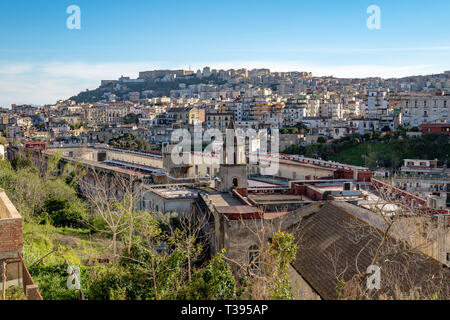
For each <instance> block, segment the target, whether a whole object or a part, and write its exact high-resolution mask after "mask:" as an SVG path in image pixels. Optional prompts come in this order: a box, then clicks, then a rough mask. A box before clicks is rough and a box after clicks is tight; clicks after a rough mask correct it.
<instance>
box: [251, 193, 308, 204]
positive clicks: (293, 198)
mask: <svg viewBox="0 0 450 320" xmlns="http://www.w3.org/2000/svg"><path fill="white" fill-rule="evenodd" d="M248 198H249V199H250V200H251V201H253V202H254V203H256V204H257V205H262V204H270V203H272V204H276V203H285V204H288V203H301V202H310V201H311V199H309V198H308V197H305V196H300V195H285V194H249V195H248Z"/></svg>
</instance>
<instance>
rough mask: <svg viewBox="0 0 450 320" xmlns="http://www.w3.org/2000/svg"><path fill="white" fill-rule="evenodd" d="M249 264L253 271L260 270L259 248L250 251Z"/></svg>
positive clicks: (255, 247) (252, 247)
mask: <svg viewBox="0 0 450 320" xmlns="http://www.w3.org/2000/svg"><path fill="white" fill-rule="evenodd" d="M248 264H249V265H250V269H251V270H252V271H257V270H258V269H259V248H258V246H251V247H250V249H249V250H248Z"/></svg>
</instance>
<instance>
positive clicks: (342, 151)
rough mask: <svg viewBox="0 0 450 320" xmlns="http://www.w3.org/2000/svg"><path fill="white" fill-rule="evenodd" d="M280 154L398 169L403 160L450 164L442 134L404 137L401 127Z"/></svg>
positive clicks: (356, 135)
mask: <svg viewBox="0 0 450 320" xmlns="http://www.w3.org/2000/svg"><path fill="white" fill-rule="evenodd" d="M283 153H286V154H295V155H303V156H305V157H312V158H321V159H323V160H329V161H337V162H341V163H346V164H351V165H356V166H366V167H369V168H370V169H376V168H378V167H384V168H392V169H397V168H399V167H400V166H401V165H402V161H403V159H429V160H434V159H438V160H439V164H440V165H446V164H447V163H449V156H450V144H449V141H448V138H447V137H446V136H444V135H436V134H425V135H423V136H421V137H407V136H406V133H405V131H404V130H399V131H396V132H394V133H393V134H386V135H384V136H383V135H381V133H379V132H371V133H368V134H365V135H359V134H353V135H349V136H346V137H344V138H342V139H340V140H336V141H333V142H332V143H329V144H324V143H318V144H312V145H308V146H304V147H303V146H296V145H293V146H290V147H289V148H287V149H286V150H284V152H283Z"/></svg>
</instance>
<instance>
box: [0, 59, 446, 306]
mask: <svg viewBox="0 0 450 320" xmlns="http://www.w3.org/2000/svg"><path fill="white" fill-rule="evenodd" d="M124 72H126V70H124ZM99 81H100V85H99V87H98V88H96V89H94V90H86V91H83V92H80V93H79V94H77V95H75V96H73V97H70V98H69V97H68V98H67V99H66V100H60V101H57V102H56V103H54V104H49V105H42V106H36V105H16V104H13V105H11V106H4V107H3V108H1V109H0V132H1V134H0V158H3V160H1V161H0V188H1V189H0V240H1V241H0V289H1V294H2V296H1V297H2V299H7V300H8V299H9V300H15V299H18V300H20V299H22V300H26V299H27V300H77V299H78V300H85V299H87V300H247V299H249V300H271V299H272V300H365V299H368V300H378V299H381V300H385V299H387V300H449V299H450V269H449V267H450V211H449V209H450V169H449V165H450V161H449V160H450V157H449V155H450V144H449V137H450V111H449V108H450V71H445V72H443V73H440V74H433V75H424V76H410V77H405V78H392V79H383V78H361V79H357V78H337V77H333V76H329V77H317V76H314V75H313V74H312V73H310V72H273V71H271V70H269V69H252V70H248V69H239V70H234V69H231V70H216V69H211V68H210V67H204V68H203V69H201V70H198V71H191V70H154V71H142V72H140V73H139V76H138V77H137V78H136V79H133V78H130V77H127V76H122V77H120V78H119V79H113V80H100V79H99ZM182 138H183V139H182ZM181 140H183V142H181ZM68 277H69V278H70V279H71V281H72V280H73V281H72V282H71V283H72V284H73V285H72V286H67V285H66V283H67V279H68Z"/></svg>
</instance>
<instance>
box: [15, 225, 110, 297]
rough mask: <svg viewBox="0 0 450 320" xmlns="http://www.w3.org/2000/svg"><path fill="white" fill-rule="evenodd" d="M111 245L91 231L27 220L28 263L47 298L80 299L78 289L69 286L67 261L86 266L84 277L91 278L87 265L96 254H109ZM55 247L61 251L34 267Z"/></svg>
mask: <svg viewBox="0 0 450 320" xmlns="http://www.w3.org/2000/svg"><path fill="white" fill-rule="evenodd" d="M108 245H109V241H108V240H107V239H106V240H105V239H102V238H98V237H97V238H94V237H92V236H91V235H89V232H88V231H84V230H78V229H70V228H56V227H53V226H51V225H45V226H44V225H36V224H32V223H25V224H24V252H25V264H26V265H27V266H28V267H29V269H30V273H31V275H32V276H33V279H34V281H35V282H36V284H37V285H38V286H39V290H40V292H41V294H42V296H43V298H44V299H46V300H47V299H48V300H59V299H76V293H75V292H74V291H71V290H68V289H67V285H66V282H67V279H68V276H67V265H66V264H65V261H66V260H67V261H68V262H69V263H70V264H71V265H76V266H80V267H82V277H83V278H84V280H87V279H86V276H88V272H86V271H87V270H88V269H87V268H85V266H87V265H90V264H91V262H92V261H93V260H94V259H95V258H96V257H99V256H102V255H103V254H105V252H106V249H107V246H108ZM54 248H58V251H57V252H55V253H52V254H51V255H50V256H48V257H47V258H45V259H44V261H43V262H42V263H40V264H39V265H37V266H33V267H31V268H30V266H31V264H33V263H34V262H35V261H37V260H38V259H40V258H42V257H43V256H44V255H46V254H48V253H50V252H51V251H52V250H53V249H54ZM83 282H84V283H83ZM85 284H86V281H83V279H82V285H83V286H84V285H85Z"/></svg>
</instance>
